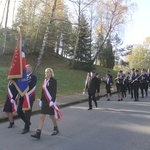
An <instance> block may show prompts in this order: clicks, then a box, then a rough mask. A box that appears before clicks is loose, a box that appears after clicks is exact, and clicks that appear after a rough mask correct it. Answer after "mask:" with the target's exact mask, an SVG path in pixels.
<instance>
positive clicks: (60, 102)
mask: <svg viewBox="0 0 150 150" xmlns="http://www.w3.org/2000/svg"><path fill="white" fill-rule="evenodd" d="M112 93H116V92H115V90H113V91H112ZM104 96H106V90H105V89H101V91H100V98H101V97H104ZM86 101H88V95H87V93H85V94H82V93H77V94H73V95H63V96H58V97H57V106H58V107H59V108H63V107H67V106H71V105H74V104H78V103H82V102H86ZM39 112H40V107H39V104H38V102H37V101H35V102H34V104H33V109H32V114H37V113H39ZM16 118H18V115H17V114H14V119H16ZM4 121H8V118H7V116H6V114H5V113H4V112H3V105H2V106H0V123H1V122H4Z"/></svg>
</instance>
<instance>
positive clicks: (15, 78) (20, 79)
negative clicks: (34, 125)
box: [8, 32, 30, 109]
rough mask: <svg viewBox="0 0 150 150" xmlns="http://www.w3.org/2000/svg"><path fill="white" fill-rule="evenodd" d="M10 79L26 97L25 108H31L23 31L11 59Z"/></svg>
mask: <svg viewBox="0 0 150 150" xmlns="http://www.w3.org/2000/svg"><path fill="white" fill-rule="evenodd" d="M8 80H10V81H11V82H12V83H13V84H14V85H15V87H16V89H17V91H18V93H19V94H20V95H21V96H22V97H24V105H23V109H30V105H29V102H28V98H27V96H26V93H27V91H28V89H29V86H28V80H27V72H26V58H25V52H24V43H23V40H22V34H21V32H19V36H18V41H17V45H16V48H15V51H14V55H13V58H12V61H11V65H10V70H9V72H8Z"/></svg>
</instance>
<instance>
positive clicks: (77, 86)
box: [0, 55, 116, 104]
mask: <svg viewBox="0 0 150 150" xmlns="http://www.w3.org/2000/svg"><path fill="white" fill-rule="evenodd" d="M0 59H1V61H2V62H3V63H1V64H0V83H1V84H0V104H3V103H4V101H5V99H6V94H7V83H8V80H7V75H8V71H9V68H10V65H9V64H10V63H11V59H12V55H10V56H6V57H4V56H3V57H2V58H0ZM26 59H27V63H30V64H31V65H32V66H35V63H36V61H37V56H30V55H27V56H26ZM42 60H43V61H42V64H41V66H40V67H39V69H38V71H37V73H36V76H37V79H38V82H37V88H36V98H40V95H41V86H42V81H43V79H44V76H45V68H48V67H51V68H52V69H53V70H54V74H55V79H57V96H61V95H68V94H73V93H81V92H82V90H83V88H84V82H85V77H86V74H87V72H85V71H82V70H73V69H70V68H69V65H68V61H67V60H65V59H62V58H57V57H56V56H55V55H45V56H44V57H43V59H42ZM96 70H97V72H98V73H99V74H100V77H103V76H105V74H106V72H107V71H108V70H109V71H110V72H111V74H112V75H113V76H114V75H115V74H116V72H115V71H113V70H111V69H108V68H103V67H98V66H97V67H96ZM102 87H104V85H103V84H102Z"/></svg>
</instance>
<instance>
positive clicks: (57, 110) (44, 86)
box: [42, 79, 62, 119]
mask: <svg viewBox="0 0 150 150" xmlns="http://www.w3.org/2000/svg"><path fill="white" fill-rule="evenodd" d="M46 84H47V81H46V79H44V81H43V84H42V89H43V91H44V96H45V97H46V100H47V101H48V103H50V102H51V99H52V96H51V95H50V93H49V91H48V90H47V88H46ZM51 107H52V108H53V109H54V116H55V118H56V119H60V118H61V117H62V113H61V112H60V110H59V108H58V107H57V106H56V102H54V105H53V106H51Z"/></svg>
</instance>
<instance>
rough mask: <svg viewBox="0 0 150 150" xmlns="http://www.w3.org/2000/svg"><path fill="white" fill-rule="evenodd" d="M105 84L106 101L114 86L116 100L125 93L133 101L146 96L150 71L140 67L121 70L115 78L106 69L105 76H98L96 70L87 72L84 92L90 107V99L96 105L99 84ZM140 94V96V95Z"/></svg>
mask: <svg viewBox="0 0 150 150" xmlns="http://www.w3.org/2000/svg"><path fill="white" fill-rule="evenodd" d="M102 82H103V83H104V84H105V88H106V93H107V101H110V99H111V91H112V87H114V86H115V87H116V91H117V96H118V101H123V98H125V97H126V95H127V94H130V95H131V98H134V101H139V98H144V97H145V96H146V97H147V96H148V87H149V83H150V73H149V71H147V70H146V69H141V70H140V71H139V70H137V69H134V68H132V69H131V71H130V72H126V73H124V72H123V71H122V70H120V71H118V73H117V75H116V77H115V78H113V76H112V75H111V74H110V72H109V71H108V72H107V73H106V75H105V77H102V78H100V76H99V74H98V73H96V71H91V72H90V73H87V76H86V79H85V87H84V92H85V91H87V93H88V102H89V108H88V110H91V109H92V100H93V101H94V103H95V106H96V107H97V102H96V99H97V98H98V99H99V96H100V84H101V83H102ZM140 94H141V97H140Z"/></svg>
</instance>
